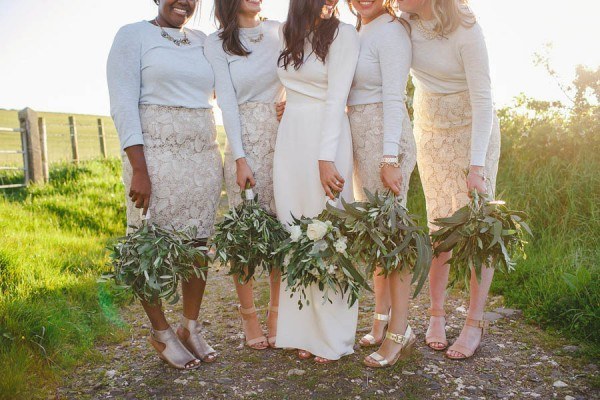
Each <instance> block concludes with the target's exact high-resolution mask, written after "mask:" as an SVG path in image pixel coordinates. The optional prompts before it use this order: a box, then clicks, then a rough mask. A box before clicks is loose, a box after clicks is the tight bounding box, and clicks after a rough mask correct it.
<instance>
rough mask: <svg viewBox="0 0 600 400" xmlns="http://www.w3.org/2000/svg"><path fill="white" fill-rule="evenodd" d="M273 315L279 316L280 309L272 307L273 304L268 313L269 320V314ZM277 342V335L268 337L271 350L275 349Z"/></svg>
mask: <svg viewBox="0 0 600 400" xmlns="http://www.w3.org/2000/svg"><path fill="white" fill-rule="evenodd" d="M270 313H273V314H278V313H279V307H273V306H271V304H269V308H268V311H267V318H269V314H270ZM275 327H277V322H275ZM270 334H271V332H270V331H269V335H270ZM276 340H277V335H275V336H268V337H267V342H268V343H269V347H271V348H273V349H274V348H275V342H276Z"/></svg>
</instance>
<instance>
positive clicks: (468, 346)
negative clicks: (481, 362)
mask: <svg viewBox="0 0 600 400" xmlns="http://www.w3.org/2000/svg"><path fill="white" fill-rule="evenodd" d="M488 326H489V321H486V320H476V319H471V318H467V320H466V321H465V326H463V329H462V331H461V332H460V335H459V336H458V339H456V341H455V342H454V344H453V345H452V346H450V348H449V349H448V351H447V352H446V357H448V358H449V359H451V360H465V359H467V358H470V357H472V356H473V354H475V351H477V349H478V348H479V345H480V344H481V340H482V339H483V335H484V334H485V331H486V330H487V328H488Z"/></svg>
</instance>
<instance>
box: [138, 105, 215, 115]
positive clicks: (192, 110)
mask: <svg viewBox="0 0 600 400" xmlns="http://www.w3.org/2000/svg"><path fill="white" fill-rule="evenodd" d="M139 109H140V110H148V109H152V110H157V111H171V112H190V113H207V114H211V113H212V112H213V109H212V108H189V107H181V106H165V105H162V104H140V105H139Z"/></svg>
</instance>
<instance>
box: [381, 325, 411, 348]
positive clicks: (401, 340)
mask: <svg viewBox="0 0 600 400" xmlns="http://www.w3.org/2000/svg"><path fill="white" fill-rule="evenodd" d="M411 336H412V328H411V327H410V325H407V326H406V331H405V332H404V335H402V334H399V333H392V332H390V331H387V333H386V334H385V337H386V338H388V339H390V340H391V341H393V342H396V343H398V344H401V345H402V346H406V344H407V343H408V342H409V340H410V337H411Z"/></svg>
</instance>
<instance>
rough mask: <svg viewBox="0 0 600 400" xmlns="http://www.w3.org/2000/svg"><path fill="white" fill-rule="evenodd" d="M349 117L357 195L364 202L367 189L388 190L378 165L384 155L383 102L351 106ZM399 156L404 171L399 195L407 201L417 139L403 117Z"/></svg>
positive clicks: (415, 160) (407, 120) (404, 201)
mask: <svg viewBox="0 0 600 400" xmlns="http://www.w3.org/2000/svg"><path fill="white" fill-rule="evenodd" d="M348 117H349V118H350V128H351V130H352V147H353V151H354V197H355V198H356V200H358V201H362V200H365V199H366V196H365V192H364V189H367V190H368V191H369V192H371V193H375V191H379V193H385V192H387V190H388V189H386V188H385V187H384V186H383V183H382V182H381V176H380V168H379V163H380V162H381V157H382V156H383V103H374V104H361V105H357V106H351V107H348ZM398 158H399V160H400V170H401V171H402V187H401V188H400V197H401V198H402V200H403V204H406V198H407V196H408V187H409V184H410V176H411V174H412V172H413V170H414V169H415V164H416V162H417V149H416V145H415V138H414V136H413V132H412V126H411V123H410V120H409V119H408V118H405V119H404V126H403V127H402V138H401V140H400V148H399V151H398Z"/></svg>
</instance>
